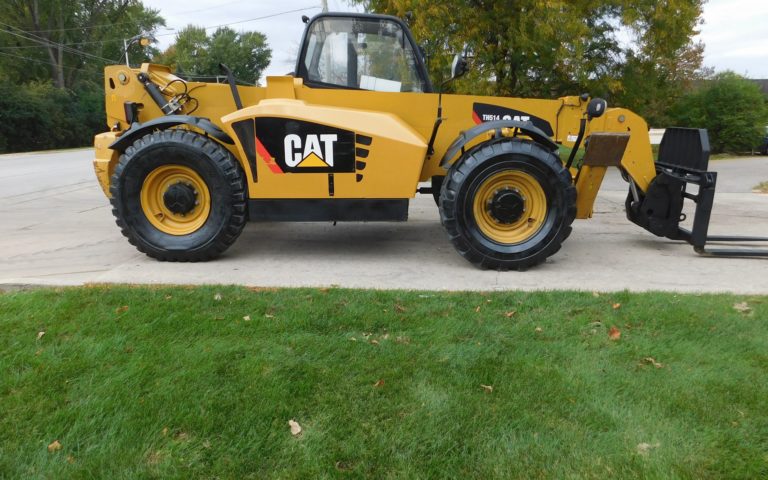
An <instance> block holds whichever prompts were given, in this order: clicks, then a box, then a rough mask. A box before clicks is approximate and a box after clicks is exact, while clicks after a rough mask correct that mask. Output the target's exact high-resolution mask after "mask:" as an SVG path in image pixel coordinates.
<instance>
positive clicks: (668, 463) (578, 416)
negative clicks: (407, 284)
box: [0, 287, 768, 479]
mask: <svg viewBox="0 0 768 480" xmlns="http://www.w3.org/2000/svg"><path fill="white" fill-rule="evenodd" d="M40 332H45V333H44V334H41V333H40ZM0 352H2V356H1V357H0V368H1V370H0V371H2V378H1V379H0V478H109V479H119V478H125V479H137V478H258V479H261V478H301V479H306V478H318V477H320V478H323V477H326V478H335V477H339V478H346V477H353V478H354V477H357V478H359V477H369V478H505V479H506V478H525V479H528V478H557V479H561V478H595V479H605V478H620V479H626V478H691V479H701V478H729V479H730V478H750V479H756V478H768V297H760V296H731V295H696V296H694V295H673V294H629V293H616V294H601V295H598V296H595V294H591V293H573V292H551V293H522V292H511V293H493V294H481V293H434V292H397V291H357V290H342V289H315V290H310V289H286V290H259V289H255V290H251V289H247V288H236V287H227V288H224V287H204V288H192V287H190V288H165V287H161V288H145V287H135V288H134V287H111V288H110V287H91V288H73V289H55V290H54V289H46V290H36V291H31V292H7V293H0ZM292 419H293V420H295V421H296V422H298V424H299V425H300V426H301V428H302V429H303V430H302V432H301V434H299V435H297V436H294V435H292V433H291V430H290V428H289V424H288V421H289V420H292Z"/></svg>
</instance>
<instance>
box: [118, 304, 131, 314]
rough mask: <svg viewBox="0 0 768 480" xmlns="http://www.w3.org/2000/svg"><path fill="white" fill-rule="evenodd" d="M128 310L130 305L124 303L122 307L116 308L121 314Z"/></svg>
mask: <svg viewBox="0 0 768 480" xmlns="http://www.w3.org/2000/svg"><path fill="white" fill-rule="evenodd" d="M127 311H128V305H123V306H122V307H117V308H116V309H115V313H116V314H118V315H120V314H121V313H125V312H127Z"/></svg>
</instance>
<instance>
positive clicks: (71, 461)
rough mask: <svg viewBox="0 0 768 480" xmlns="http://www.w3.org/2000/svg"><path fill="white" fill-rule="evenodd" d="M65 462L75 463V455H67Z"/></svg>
mask: <svg viewBox="0 0 768 480" xmlns="http://www.w3.org/2000/svg"><path fill="white" fill-rule="evenodd" d="M67 463H68V464H70V465H72V464H73V463H75V457H73V456H72V455H67Z"/></svg>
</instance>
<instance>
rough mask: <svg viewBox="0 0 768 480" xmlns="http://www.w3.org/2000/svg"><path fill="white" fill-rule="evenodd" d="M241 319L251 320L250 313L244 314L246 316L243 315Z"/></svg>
mask: <svg viewBox="0 0 768 480" xmlns="http://www.w3.org/2000/svg"><path fill="white" fill-rule="evenodd" d="M243 320H245V321H246V322H250V321H251V316H250V315H246V316H244V317H243Z"/></svg>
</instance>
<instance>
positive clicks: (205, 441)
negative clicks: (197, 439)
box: [203, 440, 211, 448]
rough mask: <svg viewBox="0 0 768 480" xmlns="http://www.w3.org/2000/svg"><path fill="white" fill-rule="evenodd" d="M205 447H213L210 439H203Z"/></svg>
mask: <svg viewBox="0 0 768 480" xmlns="http://www.w3.org/2000/svg"><path fill="white" fill-rule="evenodd" d="M203 448H211V442H210V440H204V441H203Z"/></svg>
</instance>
